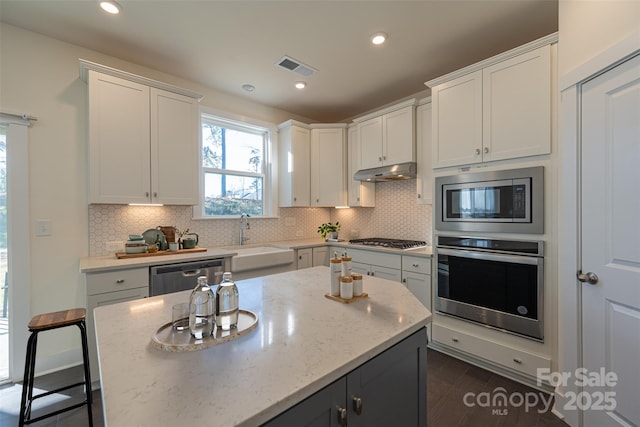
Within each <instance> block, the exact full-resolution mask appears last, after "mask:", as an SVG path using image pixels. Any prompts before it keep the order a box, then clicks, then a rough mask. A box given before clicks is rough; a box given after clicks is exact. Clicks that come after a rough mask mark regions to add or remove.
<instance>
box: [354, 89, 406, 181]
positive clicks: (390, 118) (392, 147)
mask: <svg viewBox="0 0 640 427" xmlns="http://www.w3.org/2000/svg"><path fill="white" fill-rule="evenodd" d="M355 121H356V123H358V140H359V141H360V165H359V166H360V168H361V169H370V168H376V167H380V166H385V165H393V164H398V163H405V162H414V161H415V156H416V149H415V145H416V144H415V99H412V100H409V101H406V102H404V103H401V104H397V105H395V106H392V107H389V108H387V109H385V110H383V111H380V112H376V113H372V114H370V115H367V116H365V117H361V118H359V119H356V120H355Z"/></svg>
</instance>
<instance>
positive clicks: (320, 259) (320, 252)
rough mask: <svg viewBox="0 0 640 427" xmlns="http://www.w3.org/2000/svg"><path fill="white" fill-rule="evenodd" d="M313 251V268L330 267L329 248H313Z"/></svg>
mask: <svg viewBox="0 0 640 427" xmlns="http://www.w3.org/2000/svg"><path fill="white" fill-rule="evenodd" d="M312 249H313V251H312V253H313V266H314V267H317V266H319V265H324V266H327V267H328V266H329V246H319V247H316V248H312Z"/></svg>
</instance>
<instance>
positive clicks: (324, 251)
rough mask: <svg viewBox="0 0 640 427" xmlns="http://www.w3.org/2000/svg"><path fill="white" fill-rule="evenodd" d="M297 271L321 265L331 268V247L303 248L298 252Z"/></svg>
mask: <svg viewBox="0 0 640 427" xmlns="http://www.w3.org/2000/svg"><path fill="white" fill-rule="evenodd" d="M296 252H297V253H296V260H297V267H296V268H297V269H298V270H300V269H303V268H310V267H317V266H319V265H324V266H329V252H330V248H329V246H318V247H315V248H301V249H298V250H297V251H296Z"/></svg>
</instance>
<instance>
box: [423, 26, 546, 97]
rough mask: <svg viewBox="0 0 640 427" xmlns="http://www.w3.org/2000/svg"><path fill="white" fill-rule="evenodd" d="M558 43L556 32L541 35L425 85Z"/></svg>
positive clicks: (440, 82)
mask: <svg viewBox="0 0 640 427" xmlns="http://www.w3.org/2000/svg"><path fill="white" fill-rule="evenodd" d="M553 43H558V33H557V32H555V33H552V34H549V35H548V36H544V37H541V38H539V39H537V40H533V41H531V42H529V43H527V44H523V45H522V46H518V47H516V48H513V49H511V50H508V51H506V52H503V53H500V54H498V55H495V56H492V57H491V58H487V59H485V60H483V61H480V62H476V63H475V64H471V65H469V66H468V67H464V68H461V69H459V70H456V71H453V72H451V73H449V74H445V75H444V76H440V77H438V78H435V79H433V80H429V81H428V82H425V86H427V87H430V88H433V87H434V86H438V85H439V84H442V83H445V82H448V81H449V80H453V79H456V78H458V77H461V76H464V75H466V74H470V73H473V72H474V71H478V70H482V69H483V68H487V67H489V66H491V65H494V64H497V63H499V62H502V61H506V60H507V59H511V58H513V57H516V56H518V55H521V54H523V53H526V52H529V51H532V50H535V49H538V48H539V47H542V46H545V45H548V44H553Z"/></svg>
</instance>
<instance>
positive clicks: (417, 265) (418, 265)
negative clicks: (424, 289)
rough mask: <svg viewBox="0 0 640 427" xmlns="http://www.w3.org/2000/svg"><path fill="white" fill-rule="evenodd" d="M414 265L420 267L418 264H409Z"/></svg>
mask: <svg viewBox="0 0 640 427" xmlns="http://www.w3.org/2000/svg"><path fill="white" fill-rule="evenodd" d="M411 265H412V266H414V267H420V264H411Z"/></svg>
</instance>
